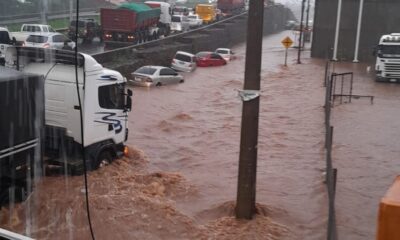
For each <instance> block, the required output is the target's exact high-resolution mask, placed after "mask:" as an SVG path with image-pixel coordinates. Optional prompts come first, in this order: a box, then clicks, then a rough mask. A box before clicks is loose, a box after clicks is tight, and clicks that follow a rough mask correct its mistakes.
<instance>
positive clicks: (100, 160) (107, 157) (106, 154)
mask: <svg viewBox="0 0 400 240" xmlns="http://www.w3.org/2000/svg"><path fill="white" fill-rule="evenodd" d="M112 160H113V158H112V156H111V153H110V151H109V150H103V151H102V152H101V153H100V154H99V156H98V157H97V161H96V165H97V166H96V168H95V169H97V168H102V167H104V166H107V165H109V164H110V163H111V162H112Z"/></svg>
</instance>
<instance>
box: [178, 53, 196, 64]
mask: <svg viewBox="0 0 400 240" xmlns="http://www.w3.org/2000/svg"><path fill="white" fill-rule="evenodd" d="M175 59H177V60H179V61H183V62H191V61H192V58H191V57H190V56H188V55H184V54H176V55H175Z"/></svg>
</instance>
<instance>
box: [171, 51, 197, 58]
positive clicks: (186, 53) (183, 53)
mask: <svg viewBox="0 0 400 240" xmlns="http://www.w3.org/2000/svg"><path fill="white" fill-rule="evenodd" d="M176 54H182V55H186V56H189V57H194V54H191V53H188V52H184V51H177V52H176ZM176 54H175V55H176Z"/></svg>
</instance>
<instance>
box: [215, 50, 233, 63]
mask: <svg viewBox="0 0 400 240" xmlns="http://www.w3.org/2000/svg"><path fill="white" fill-rule="evenodd" d="M215 53H218V54H219V55H221V57H222V58H223V59H225V61H227V62H228V61H230V60H232V58H233V54H234V53H233V52H232V50H231V49H229V48H217V50H215Z"/></svg>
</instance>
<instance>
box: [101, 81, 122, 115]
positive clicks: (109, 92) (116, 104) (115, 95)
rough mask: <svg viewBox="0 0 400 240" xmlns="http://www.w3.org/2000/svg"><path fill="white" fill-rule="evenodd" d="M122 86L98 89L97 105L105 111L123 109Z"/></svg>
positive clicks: (115, 85)
mask: <svg viewBox="0 0 400 240" xmlns="http://www.w3.org/2000/svg"><path fill="white" fill-rule="evenodd" d="M124 86H125V85H124V84H113V85H106V86H101V87H99V105H100V107H101V108H105V109H124V106H125V100H124V99H125V98H124V96H125V95H124V88H125V87H124Z"/></svg>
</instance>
